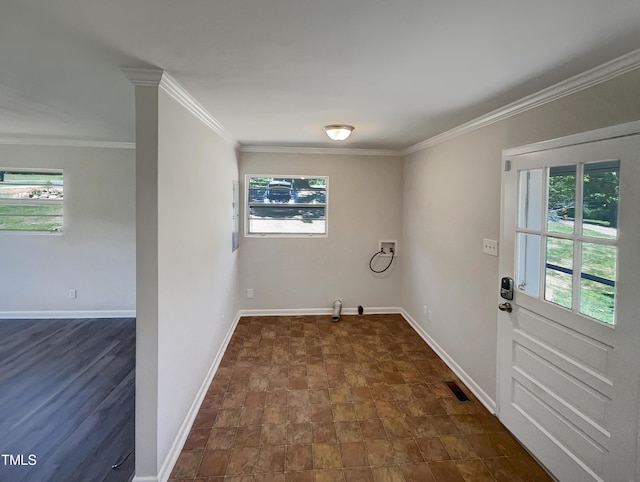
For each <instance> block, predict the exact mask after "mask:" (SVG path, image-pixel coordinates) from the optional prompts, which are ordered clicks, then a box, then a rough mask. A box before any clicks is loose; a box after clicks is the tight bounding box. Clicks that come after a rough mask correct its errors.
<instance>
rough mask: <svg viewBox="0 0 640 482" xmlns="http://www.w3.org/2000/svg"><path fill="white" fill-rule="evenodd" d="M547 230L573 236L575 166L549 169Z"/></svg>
mask: <svg viewBox="0 0 640 482" xmlns="http://www.w3.org/2000/svg"><path fill="white" fill-rule="evenodd" d="M547 192H548V197H547V230H548V231H552V232H556V233H567V234H573V231H574V227H573V224H574V219H575V199H576V166H575V165H574V166H557V167H552V168H550V169H549V186H548V191H547Z"/></svg>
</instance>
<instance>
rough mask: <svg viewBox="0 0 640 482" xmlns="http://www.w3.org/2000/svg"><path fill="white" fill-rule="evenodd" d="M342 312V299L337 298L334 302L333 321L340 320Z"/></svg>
mask: <svg viewBox="0 0 640 482" xmlns="http://www.w3.org/2000/svg"><path fill="white" fill-rule="evenodd" d="M341 312H342V300H335V301H334V302H333V313H332V314H331V321H338V320H339V319H340V313H341Z"/></svg>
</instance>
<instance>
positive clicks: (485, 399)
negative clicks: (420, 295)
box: [401, 310, 496, 414]
mask: <svg viewBox="0 0 640 482" xmlns="http://www.w3.org/2000/svg"><path fill="white" fill-rule="evenodd" d="M401 315H402V316H403V317H404V319H405V320H407V323H409V325H411V327H412V328H413V329H414V330H415V331H416V332H417V333H418V335H420V337H421V338H422V339H423V340H424V341H425V342H427V345H429V346H430V347H431V349H432V350H433V351H435V352H436V353H437V354H438V356H439V357H440V358H442V361H444V362H445V363H446V364H447V366H448V367H449V368H450V369H451V371H452V372H453V373H455V374H456V375H457V376H458V378H460V380H462V382H463V383H464V384H465V385H466V386H467V388H469V390H471V392H472V393H473V394H474V395H475V396H476V398H477V399H478V400H480V402H482V404H483V405H484V406H485V407H486V408H487V410H489V411H490V412H491V413H493V414H495V413H496V402H495V400H493V399H492V398H491V397H490V396H489V395H487V393H486V392H485V391H484V390H483V389H482V388H480V385H478V384H477V383H476V382H475V381H474V380H473V378H471V377H470V376H469V374H467V372H465V371H464V370H463V369H462V367H461V366H460V365H458V364H457V363H456V362H455V360H454V359H453V358H451V356H449V354H448V353H447V352H446V351H445V350H444V349H443V348H442V347H441V346H440V345H438V344H437V343H436V341H435V340H434V339H433V338H431V336H429V334H428V333H427V332H426V331H425V329H424V328H423V327H422V326H420V325H419V324H418V322H417V321H416V320H414V319H413V318H412V317H411V315H409V313H407V312H406V311H405V310H402V312H401Z"/></svg>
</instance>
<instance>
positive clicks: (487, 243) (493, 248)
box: [482, 239, 498, 256]
mask: <svg viewBox="0 0 640 482" xmlns="http://www.w3.org/2000/svg"><path fill="white" fill-rule="evenodd" d="M482 251H483V252H484V253H485V254H490V255H491V256H498V242H497V241H496V240H495V239H483V240H482Z"/></svg>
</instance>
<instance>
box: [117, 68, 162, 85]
mask: <svg viewBox="0 0 640 482" xmlns="http://www.w3.org/2000/svg"><path fill="white" fill-rule="evenodd" d="M121 70H122V73H123V74H124V76H125V77H126V78H127V79H129V82H131V83H132V84H133V85H140V86H143V87H158V86H159V85H160V81H161V80H162V76H163V74H164V70H162V69H137V68H129V67H125V68H123V69H121Z"/></svg>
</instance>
